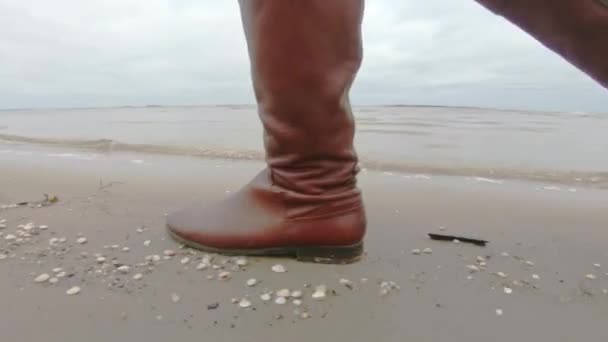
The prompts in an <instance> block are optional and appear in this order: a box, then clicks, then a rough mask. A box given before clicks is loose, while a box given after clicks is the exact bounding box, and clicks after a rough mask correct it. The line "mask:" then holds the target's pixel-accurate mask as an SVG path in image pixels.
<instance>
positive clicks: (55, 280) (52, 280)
mask: <svg viewBox="0 0 608 342" xmlns="http://www.w3.org/2000/svg"><path fill="white" fill-rule="evenodd" d="M58 282H59V279H57V278H55V277H52V278H51V279H49V283H51V284H57V283H58Z"/></svg>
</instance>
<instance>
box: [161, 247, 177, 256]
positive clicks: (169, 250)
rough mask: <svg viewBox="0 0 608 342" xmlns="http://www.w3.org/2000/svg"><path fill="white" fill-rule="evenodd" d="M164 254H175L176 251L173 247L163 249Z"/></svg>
mask: <svg viewBox="0 0 608 342" xmlns="http://www.w3.org/2000/svg"><path fill="white" fill-rule="evenodd" d="M163 254H164V255H166V256H174V255H175V251H174V250H172V249H166V250H165V251H163Z"/></svg>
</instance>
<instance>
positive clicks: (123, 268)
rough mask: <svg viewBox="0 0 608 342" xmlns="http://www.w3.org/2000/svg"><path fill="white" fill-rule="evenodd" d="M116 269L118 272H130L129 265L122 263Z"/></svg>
mask: <svg viewBox="0 0 608 342" xmlns="http://www.w3.org/2000/svg"><path fill="white" fill-rule="evenodd" d="M116 270H117V271H118V272H120V273H123V274H127V273H129V272H131V266H127V265H123V266H120V267H118V268H117V269H116Z"/></svg>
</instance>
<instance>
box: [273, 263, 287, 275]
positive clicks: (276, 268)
mask: <svg viewBox="0 0 608 342" xmlns="http://www.w3.org/2000/svg"><path fill="white" fill-rule="evenodd" d="M272 271H273V272H276V273H285V272H287V270H286V269H285V266H283V265H281V264H276V265H274V266H272Z"/></svg>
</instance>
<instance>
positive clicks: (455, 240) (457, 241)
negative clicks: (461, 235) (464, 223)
mask: <svg viewBox="0 0 608 342" xmlns="http://www.w3.org/2000/svg"><path fill="white" fill-rule="evenodd" d="M452 242H453V243H455V244H459V243H460V240H458V239H454V240H452Z"/></svg>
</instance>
